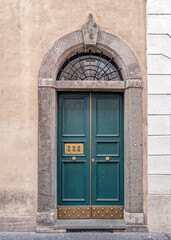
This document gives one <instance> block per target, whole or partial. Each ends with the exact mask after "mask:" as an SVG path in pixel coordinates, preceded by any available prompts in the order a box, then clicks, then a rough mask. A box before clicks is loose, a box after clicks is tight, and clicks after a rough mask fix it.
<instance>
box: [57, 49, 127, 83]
mask: <svg viewBox="0 0 171 240" xmlns="http://www.w3.org/2000/svg"><path fill="white" fill-rule="evenodd" d="M57 80H82V81H93V80H95V81H122V80H123V78H122V74H121V69H120V68H119V67H118V66H117V64H116V63H115V62H114V61H113V58H109V57H107V56H106V55H104V54H103V52H101V53H92V52H91V51H90V52H88V53H77V54H76V55H74V56H72V57H71V58H69V59H67V60H66V62H65V63H64V64H63V66H62V67H61V68H60V70H59V73H58V75H57Z"/></svg>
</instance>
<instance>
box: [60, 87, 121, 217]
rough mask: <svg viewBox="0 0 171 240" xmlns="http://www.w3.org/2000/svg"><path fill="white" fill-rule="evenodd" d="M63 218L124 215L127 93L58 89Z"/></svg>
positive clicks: (61, 213)
mask: <svg viewBox="0 0 171 240" xmlns="http://www.w3.org/2000/svg"><path fill="white" fill-rule="evenodd" d="M57 138H58V139H57V143H58V146H57V158H58V161H57V206H58V208H57V212H58V218H59V219H87V218H109V219H110V218H116V219H117V218H118V219H119V218H123V203H124V189H123V188H124V182H123V181H124V159H123V156H124V153H123V151H124V150H123V95H122V93H74V92H73V93H59V94H58V129H57Z"/></svg>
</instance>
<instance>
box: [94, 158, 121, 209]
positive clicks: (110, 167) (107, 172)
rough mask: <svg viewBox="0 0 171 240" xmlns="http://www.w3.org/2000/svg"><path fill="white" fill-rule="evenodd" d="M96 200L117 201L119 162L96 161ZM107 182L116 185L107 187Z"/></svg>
mask: <svg viewBox="0 0 171 240" xmlns="http://www.w3.org/2000/svg"><path fill="white" fill-rule="evenodd" d="M95 164H96V202H110V205H111V202H114V201H117V202H118V201H119V163H118V162H112V161H110V162H107V163H106V162H105V161H96V162H95ZM109 183H110V184H113V185H114V186H118V187H113V188H111V187H109Z"/></svg>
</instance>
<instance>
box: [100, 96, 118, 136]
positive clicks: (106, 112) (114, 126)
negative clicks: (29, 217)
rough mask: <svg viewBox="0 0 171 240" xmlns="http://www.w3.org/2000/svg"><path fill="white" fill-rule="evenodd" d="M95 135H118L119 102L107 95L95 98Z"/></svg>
mask: <svg viewBox="0 0 171 240" xmlns="http://www.w3.org/2000/svg"><path fill="white" fill-rule="evenodd" d="M95 112H96V135H97V136H100V135H101V136H105V135H107V136H111V135H113V136H119V102H118V100H117V98H115V99H113V98H112V99H111V98H110V97H108V96H100V97H97V98H96V109H95Z"/></svg>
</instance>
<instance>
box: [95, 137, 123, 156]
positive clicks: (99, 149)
mask: <svg viewBox="0 0 171 240" xmlns="http://www.w3.org/2000/svg"><path fill="white" fill-rule="evenodd" d="M96 156H98V157H100V156H119V142H118V141H112V140H110V141H109V140H108V141H103V140H98V141H96Z"/></svg>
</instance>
